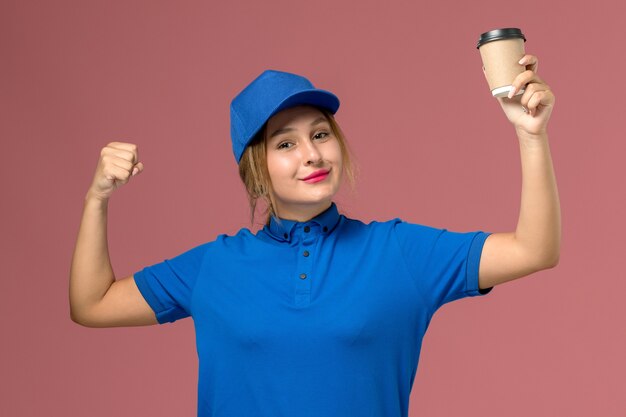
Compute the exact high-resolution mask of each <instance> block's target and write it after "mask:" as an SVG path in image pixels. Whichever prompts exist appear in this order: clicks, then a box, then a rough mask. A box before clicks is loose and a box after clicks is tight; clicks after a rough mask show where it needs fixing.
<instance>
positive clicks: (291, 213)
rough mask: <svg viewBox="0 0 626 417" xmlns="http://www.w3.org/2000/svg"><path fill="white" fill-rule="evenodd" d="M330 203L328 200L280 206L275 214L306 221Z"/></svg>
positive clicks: (284, 217)
mask: <svg viewBox="0 0 626 417" xmlns="http://www.w3.org/2000/svg"><path fill="white" fill-rule="evenodd" d="M332 203H333V202H332V201H329V202H324V203H321V204H316V205H301V206H294V207H288V208H285V207H281V208H280V209H279V210H278V213H277V216H278V217H279V218H281V219H283V220H291V221H296V222H307V221H309V220H311V219H312V218H314V217H317V216H318V215H319V214H320V213H323V212H324V211H326V210H328V208H329V207H330V206H331V205H332Z"/></svg>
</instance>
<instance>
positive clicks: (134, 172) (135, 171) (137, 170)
mask: <svg viewBox="0 0 626 417" xmlns="http://www.w3.org/2000/svg"><path fill="white" fill-rule="evenodd" d="M137 172H139V168H137V167H135V168H133V173H132V174H131V177H134V176H135V174H136V173H137Z"/></svg>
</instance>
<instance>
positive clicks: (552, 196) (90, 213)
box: [69, 55, 560, 417]
mask: <svg viewBox="0 0 626 417" xmlns="http://www.w3.org/2000/svg"><path fill="white" fill-rule="evenodd" d="M520 64H521V65H525V66H526V68H527V71H525V72H523V73H522V74H520V75H519V76H518V77H517V78H516V79H515V82H514V86H515V89H516V91H519V90H520V88H521V87H523V86H525V92H524V93H523V95H521V97H520V96H519V95H518V96H515V97H514V98H499V99H498V101H499V102H500V104H501V106H502V109H503V110H504V113H505V114H506V116H507V118H508V119H509V121H510V122H511V123H512V124H513V126H514V128H515V132H516V133H517V136H518V139H519V144H520V151H521V159H522V170H523V184H522V201H521V210H520V217H519V222H518V225H517V228H516V230H515V231H514V232H510V233H485V232H482V231H476V232H469V233H458V232H451V231H448V230H446V229H436V228H432V227H428V226H424V225H419V224H412V223H408V222H405V221H403V220H401V219H399V218H395V219H392V220H388V221H383V222H377V221H374V222H371V223H369V224H364V223H363V222H361V221H359V220H356V219H351V218H348V217H346V216H345V215H342V214H339V212H338V209H337V206H336V205H335V203H334V202H333V198H334V196H335V195H336V193H337V191H338V189H339V188H340V185H341V184H342V182H343V180H344V179H347V180H349V181H350V182H351V183H352V181H353V170H352V165H351V162H350V157H349V152H348V147H347V145H346V142H345V138H344V136H343V133H342V132H341V129H340V128H339V126H338V125H337V123H336V121H335V119H334V114H335V113H336V111H337V109H338V108H339V99H338V98H337V97H336V96H335V95H334V94H333V93H331V92H329V91H325V90H320V89H317V88H315V87H314V86H313V85H312V84H311V83H310V82H309V81H308V80H307V79H306V78H304V77H302V76H299V75H296V74H291V73H287V72H282V71H273V70H268V71H265V72H263V73H262V74H261V75H259V76H258V77H257V78H256V79H255V80H254V81H252V82H251V83H250V84H249V85H248V86H247V87H246V88H245V89H244V90H242V91H241V92H240V93H239V94H238V95H237V97H235V98H234V99H233V101H232V103H231V136H232V145H233V153H234V156H235V160H236V161H237V163H238V164H239V170H240V175H241V178H242V180H243V182H244V184H245V185H246V189H247V191H248V195H249V198H250V206H251V214H252V219H253V220H254V213H255V205H256V202H257V200H258V199H261V200H263V201H265V203H266V204H267V211H266V214H267V218H266V219H265V220H266V221H265V224H264V227H263V228H262V229H261V230H259V231H258V232H257V233H252V232H251V231H250V230H249V229H246V228H242V229H241V230H240V231H239V232H238V233H237V234H236V235H234V236H230V235H225V234H222V235H219V236H218V237H217V238H216V239H215V240H213V241H210V242H207V243H204V244H202V245H199V246H197V247H195V248H193V249H190V250H188V251H186V252H184V253H182V254H180V255H178V256H176V257H173V258H171V259H168V260H165V261H163V262H161V263H157V264H155V265H152V266H148V267H145V268H143V269H142V270H140V271H137V272H136V273H135V274H133V275H132V276H129V277H127V278H124V279H119V280H116V279H115V277H114V276H113V272H112V270H111V266H110V261H109V256H108V250H107V241H106V219H107V204H108V199H109V197H110V196H111V193H112V192H113V190H115V189H116V188H118V187H119V186H121V185H123V184H126V183H127V182H128V181H129V179H130V177H131V176H133V175H136V174H137V173H140V172H142V170H143V164H142V163H141V162H140V161H139V157H138V149H137V146H136V145H134V144H129V143H120V142H113V143H110V144H108V145H107V146H106V147H105V148H104V149H103V150H102V152H101V157H100V161H99V164H98V167H97V170H96V173H95V177H94V180H93V183H92V185H91V187H90V189H89V191H88V192H87V195H86V198H85V205H84V212H83V218H82V223H81V227H80V231H79V235H78V240H77V244H76V249H75V252H74V258H73V261H72V268H71V274H70V288H69V290H70V307H71V317H72V320H74V321H75V322H77V323H79V324H82V325H84V326H89V327H110V326H139V325H150V324H156V323H160V324H163V323H167V322H173V321H176V320H179V319H182V318H184V317H188V316H191V317H193V320H194V325H195V329H196V342H197V351H198V356H199V378H198V381H199V383H198V415H199V416H202V417H208V416H228V417H236V416H250V415H255V416H324V417H331V416H342V417H344V416H380V417H383V416H385V417H389V416H398V417H401V416H407V415H408V402H409V395H410V391H411V387H412V385H413V380H414V377H415V372H416V370H417V364H418V359H419V353H420V347H421V343H422V338H423V336H424V334H425V332H426V329H427V327H428V324H429V322H430V320H431V318H432V316H433V314H434V313H435V311H436V310H437V309H438V308H439V307H441V306H442V305H443V304H445V303H447V302H450V301H453V300H456V299H460V298H463V297H468V296H476V295H481V294H486V293H488V292H489V291H490V290H491V288H492V287H493V286H495V285H498V284H501V283H503V282H506V281H510V280H513V279H515V278H519V277H522V276H526V275H529V274H531V273H533V272H535V271H539V270H542V269H546V268H551V267H554V266H555V265H556V264H557V262H558V258H559V246H560V209H559V202H558V194H557V188H556V181H555V176H554V173H553V168H552V162H551V157H550V152H549V147H548V136H547V132H546V127H547V123H548V119H549V117H550V113H551V111H552V107H553V105H554V95H553V94H552V92H551V91H550V89H549V87H548V86H547V85H546V84H545V83H544V82H543V81H542V80H541V79H540V78H539V77H538V76H537V74H536V69H537V58H536V57H534V56H532V55H526V56H525V57H524V60H523V61H522V62H521V63H520Z"/></svg>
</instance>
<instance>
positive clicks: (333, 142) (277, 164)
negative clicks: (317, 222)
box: [265, 105, 343, 221]
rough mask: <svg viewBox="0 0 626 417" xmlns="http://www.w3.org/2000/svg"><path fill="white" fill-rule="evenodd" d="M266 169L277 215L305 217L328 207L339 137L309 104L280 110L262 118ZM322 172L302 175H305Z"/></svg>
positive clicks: (338, 164) (338, 171)
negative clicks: (264, 128) (264, 124)
mask: <svg viewBox="0 0 626 417" xmlns="http://www.w3.org/2000/svg"><path fill="white" fill-rule="evenodd" d="M265 140H266V149H267V168H268V171H269V175H270V180H271V181H272V187H273V188H274V199H275V201H276V206H277V207H276V209H277V211H278V216H279V217H281V218H284V219H290V220H297V221H307V220H310V219H311V218H313V217H315V216H316V215H317V214H319V213H321V212H322V211H324V210H325V209H326V208H328V207H330V204H331V203H332V199H333V196H334V195H335V193H336V192H337V190H338V189H339V186H340V184H341V179H342V174H343V172H342V171H343V169H342V168H343V166H342V159H341V148H340V147H339V140H338V139H337V138H336V137H335V135H334V133H333V131H332V129H331V127H330V123H329V122H328V121H327V120H326V118H325V117H324V115H323V113H322V112H321V111H319V110H318V109H316V108H315V107H313V106H305V105H302V106H296V107H290V108H288V109H285V110H282V111H281V112H279V113H277V114H275V115H274V116H272V117H271V118H270V119H269V120H268V121H267V131H266V137H265ZM319 171H321V173H323V172H327V174H325V175H321V176H318V177H317V178H314V179H310V180H305V178H307V177H309V176H310V175H311V174H315V173H317V172H319Z"/></svg>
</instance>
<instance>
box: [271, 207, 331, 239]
mask: <svg viewBox="0 0 626 417" xmlns="http://www.w3.org/2000/svg"><path fill="white" fill-rule="evenodd" d="M339 218H340V215H339V212H338V210H337V205H336V204H335V203H334V202H333V203H331V205H330V207H329V208H327V209H326V210H324V211H323V212H321V213H320V214H318V215H317V216H315V217H314V218H312V219H311V220H308V221H306V222H298V221H295V220H287V219H280V223H278V222H277V221H276V218H275V217H274V216H272V217H271V219H270V224H269V226H268V225H265V226H264V227H263V231H264V232H265V233H267V234H268V235H270V236H271V237H273V238H274V239H276V240H278V241H281V242H291V241H292V240H293V239H294V238H295V237H296V236H298V235H300V234H301V233H302V232H304V233H306V234H307V235H308V236H315V235H322V234H328V233H331V232H332V231H333V229H334V228H335V226H336V225H337V223H338V222H339Z"/></svg>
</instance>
